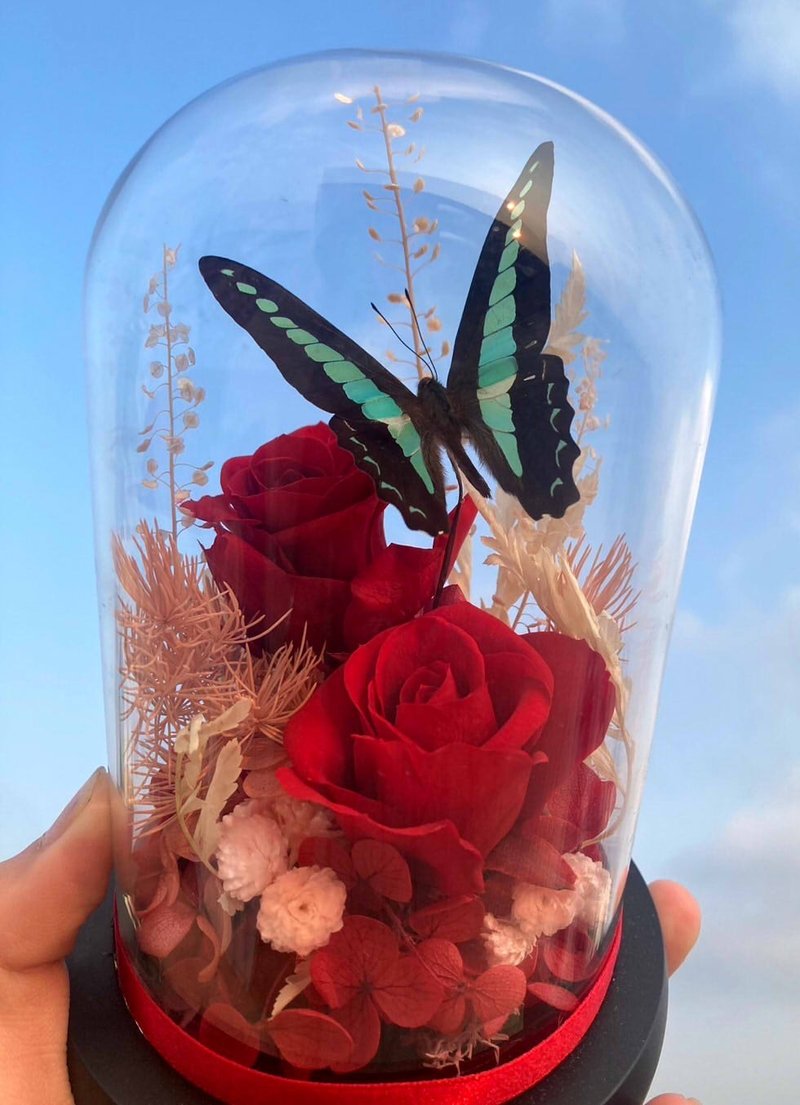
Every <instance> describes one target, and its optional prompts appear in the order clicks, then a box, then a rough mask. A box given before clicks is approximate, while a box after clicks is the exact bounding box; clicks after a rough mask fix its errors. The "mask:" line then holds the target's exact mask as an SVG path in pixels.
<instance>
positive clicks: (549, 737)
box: [522, 633, 616, 790]
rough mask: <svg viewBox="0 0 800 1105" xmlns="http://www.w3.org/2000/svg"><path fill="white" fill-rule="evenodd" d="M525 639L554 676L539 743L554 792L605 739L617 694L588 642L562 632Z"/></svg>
mask: <svg viewBox="0 0 800 1105" xmlns="http://www.w3.org/2000/svg"><path fill="white" fill-rule="evenodd" d="M522 639H523V640H524V641H526V642H527V643H528V645H529V646H530V647H531V648H532V649H534V650H535V652H536V653H538V655H539V656H541V657H542V659H543V660H544V661H545V663H546V664H547V666H548V667H549V668H550V670H551V671H552V673H553V677H554V683H553V701H552V705H551V707H550V714H549V717H548V719H547V723H546V725H545V726H544V729H543V730H542V733H541V736H540V737H539V740H538V741H537V744H536V748H537V750H538V751H541V752H544V753H546V755H547V757H548V761H549V768H548V770H547V776H548V778H547V781H546V784H545V785H546V788H547V789H548V790H550V789H552V788H553V787H555V786H557V785H558V784H559V783H560V782H561V781H562V780H563V779H564V778H566V777H567V776H568V775H569V774H570V773H571V772H572V771H573V769H574V768H575V767H576V766H577V765H578V764H580V763H582V762H583V761H584V760H585V759H586V757H587V756H589V755H590V754H591V753H592V752H594V750H595V749H596V748H598V747H599V746H600V745H601V744H602V743H603V739H604V738H605V735H606V732H607V730H608V726H609V723H610V721H611V716H612V714H613V713H614V705H615V702H616V692H615V691H614V686H613V684H612V682H611V677H610V675H609V674H608V671H607V669H606V666H605V663H604V662H603V659H602V657H601V656H600V655H599V653H597V652H595V651H594V650H593V649H592V648H590V646H589V645H588V644H587V643H586V642H585V641H576V640H573V639H572V638H571V637H565V636H564V635H563V634H561V633H529V634H528V635H527V636H526V637H524V638H522Z"/></svg>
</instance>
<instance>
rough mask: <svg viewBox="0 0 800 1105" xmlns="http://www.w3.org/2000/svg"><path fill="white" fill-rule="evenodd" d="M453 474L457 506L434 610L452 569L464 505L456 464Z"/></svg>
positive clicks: (448, 536)
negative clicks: (456, 486)
mask: <svg viewBox="0 0 800 1105" xmlns="http://www.w3.org/2000/svg"><path fill="white" fill-rule="evenodd" d="M453 472H454V473H455V477H456V483H457V484H458V504H457V506H456V508H455V510H454V511H453V522H452V525H451V526H450V532H449V533H448V535H447V547H446V548H445V550H444V559H443V560H442V568H441V571H440V572H439V580H438V582H437V584H436V591H435V592H434V595H433V606H434V608H436V607H437V606H438V605H439V602H440V600H441V597H442V591H443V590H444V585H445V583H447V577H448V576H449V575H450V572H451V570H452V568H453V565H452V564H451V563H450V561H451V559H454V558H453V550H454V548H455V543H456V534H457V533H458V523H459V521H460V519H461V507H462V505H463V503H464V484H463V483H462V482H461V473H460V472H459V470H458V465H457V464H454V465H453Z"/></svg>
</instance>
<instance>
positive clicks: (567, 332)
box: [470, 254, 639, 835]
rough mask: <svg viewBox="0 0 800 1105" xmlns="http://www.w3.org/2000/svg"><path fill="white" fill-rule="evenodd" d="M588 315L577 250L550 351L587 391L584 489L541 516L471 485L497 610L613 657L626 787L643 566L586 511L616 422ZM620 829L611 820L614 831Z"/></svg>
mask: <svg viewBox="0 0 800 1105" xmlns="http://www.w3.org/2000/svg"><path fill="white" fill-rule="evenodd" d="M587 317H588V316H587V310H586V286H585V278H584V272H583V266H582V265H581V262H580V259H579V258H578V256H577V255H575V254H574V255H573V259H572V269H571V272H570V275H569V278H568V279H567V282H566V285H565V287H564V290H563V293H562V295H561V298H560V300H559V303H558V305H557V307H556V311H555V318H554V320H553V324H552V327H551V331H550V335H549V338H548V344H547V351H548V352H552V353H556V354H557V355H558V356H560V357H561V358H562V359H563V361H564V363H565V365H566V366H567V369H566V371H567V374H568V376H569V377H570V380H571V385H572V392H573V394H574V395H576V396H577V399H578V403H577V407H578V410H577V412H576V419H575V424H574V430H573V432H574V434H575V438H576V440H577V442H578V444H579V445H581V453H580V456H579V457H578V460H577V461H576V464H575V469H574V475H575V482H576V484H577V486H578V490H579V492H580V498H579V499H578V501H577V502H576V503H574V504H573V505H572V506H570V507H569V508H568V509H567V511H566V512H565V514H564V516H563V518H549V517H545V518H542V519H541V520H540V521H538V522H535V521H533V520H532V519H531V518H530V517H529V516H528V515H527V514H526V513H525V511H524V510H523V509H522V507H521V506H520V505H519V503H518V502H517V500H516V499H514V498H513V497H512V496H510V495H507V494H505V493H504V492H503V491H502V490H500V489H498V491H497V494H496V499H495V502H493V503H490V502H487V501H486V500H485V499H483V498H482V497H481V496H480V495H478V494H477V492H476V491H475V490H474V488H470V494H471V495H472V497H473V499H474V500H475V502H476V505H477V507H478V510H479V512H480V514H481V516H482V517H483V519H484V521H485V523H486V525H487V527H488V531H489V532H488V534H487V535H486V536H484V537H482V541H483V543H484V544H485V545H486V546H487V547H488V549H489V555H488V557H487V559H486V563H487V564H488V565H492V566H494V567H496V568H497V576H496V580H495V589H494V594H493V596H492V602H491V605H490V607H489V610H490V612H491V613H492V614H494V615H495V617H497V618H499V619H500V620H501V621H504V622H505V623H506V624H507V625H510V626H511V627H512V628H514V629H517V628H525V629H527V630H538V629H555V630H557V631H558V632H560V633H564V634H566V635H567V636H570V637H575V638H579V639H581V640H585V641H587V642H588V643H589V644H590V645H591V646H592V648H594V649H595V651H597V652H599V653H600V655H601V656H602V657H603V659H604V660H605V663H606V666H607V667H608V670H609V673H610V675H611V678H612V680H613V682H614V686H615V688H616V692H617V710H616V713H615V717H614V721H613V724H612V727H611V730H610V734H609V735H610V736H611V737H612V738H614V739H616V740H619V741H620V742H621V743H622V745H623V747H624V752H625V759H626V776H627V779H626V780H624V781H622V780H620V779H619V776H618V773H617V771H616V766H615V763H614V758H613V755H612V754H611V752H610V751H609V750H608V748H607V747H604V748H601V749H600V750H598V751H597V752H596V753H595V754H594V756H593V758H592V763H591V765H590V766H592V768H593V769H594V770H596V771H597V773H598V774H599V775H600V776H601V777H602V778H604V779H611V780H613V781H614V782H615V783H616V784H617V785H618V786H619V787H620V789H621V790H622V791H623V794H624V793H625V792H626V791H627V789H628V781H627V780H628V779H629V778H630V771H631V761H632V756H633V742H632V739H631V737H630V734H629V733H628V731H627V728H626V725H625V715H626V707H627V701H628V685H627V682H626V679H625V676H624V673H623V661H622V651H623V635H624V633H625V632H626V631H627V630H628V629H630V628H631V626H632V624H633V623H632V621H631V620H630V619H631V615H632V614H633V611H634V608H635V605H636V601H637V599H638V597H639V596H638V593H637V592H635V590H634V586H633V577H634V573H635V569H636V565H635V563H634V560H633V555H632V553H631V550H630V549H629V547H628V545H627V542H626V541H625V538H624V536H622V535H620V536H619V537H617V538H616V540H615V541H614V542H613V543H612V545H611V547H610V549H609V550H608V551H607V552H605V551H604V550H603V548H602V547H601V548H598V549H594V548H593V547H592V546H591V544H590V543H589V542H588V540H587V537H586V532H585V529H584V515H585V512H586V510H587V508H588V507H590V506H591V504H592V503H593V502H594V501H595V499H596V498H597V494H598V491H599V484H600V468H601V463H600V458H599V456H598V453H597V451H596V449H595V448H594V447H593V446H592V445H590V444H588V443H587V440H586V439H587V437H588V435H590V434H593V433H594V432H595V431H597V430H600V429H602V428H603V427H604V425H607V422H604V421H603V420H602V419H601V418H600V417H599V416H598V415H597V413H596V406H597V400H598V380H599V379H600V376H601V372H602V365H603V362H604V360H605V349H604V346H603V343H602V342H600V341H599V340H597V339H596V338H592V337H587V336H586V335H585V334H584V333H583V331H582V329H581V328H582V327H583V324H584V323H585V321H586V319H587ZM576 368H579V372H576V371H575V369H576ZM623 806H624V803H623ZM620 816H621V813H620V814H618V818H617V822H616V823H618V821H619V817H620ZM614 828H615V825H612V826H610V827H609V828H608V829H607V830H606V833H605V834H604V835H609V834H610V833H611V832H613V831H614Z"/></svg>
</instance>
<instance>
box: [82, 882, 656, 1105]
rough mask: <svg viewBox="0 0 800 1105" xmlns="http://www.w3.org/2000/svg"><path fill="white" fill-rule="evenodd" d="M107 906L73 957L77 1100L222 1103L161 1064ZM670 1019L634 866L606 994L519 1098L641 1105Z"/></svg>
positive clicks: (533, 1103)
mask: <svg viewBox="0 0 800 1105" xmlns="http://www.w3.org/2000/svg"><path fill="white" fill-rule="evenodd" d="M111 909H112V906H111V897H110V896H109V898H108V899H107V900H106V901H105V902H104V903H103V905H102V906H101V907H100V908H99V909H98V910H97V912H96V913H94V914H93V915H92V916H91V917H90V918H89V920H88V922H87V923H86V925H85V926H84V928H83V929H82V930H81V933H80V936H79V938H78V943H77V946H76V948H75V951H74V952H73V954H72V956H71V957H70V959H69V973H70V980H71V985H72V1000H71V1007H70V1024H69V1045H68V1054H69V1063H70V1078H71V1080H72V1085H73V1091H74V1094H75V1099H76V1101H77V1103H78V1105H217V1103H216V1099H215V1098H211V1097H209V1096H208V1094H205V1093H202V1092H201V1091H200V1090H197V1089H195V1088H194V1086H190V1085H189V1084H188V1083H187V1082H184V1080H183V1079H182V1078H181V1077H180V1076H179V1075H177V1074H176V1073H175V1071H173V1070H172V1068H171V1067H168V1066H167V1064H166V1063H164V1061H163V1060H162V1059H161V1058H160V1057H159V1056H158V1055H157V1053H156V1052H155V1051H154V1050H153V1048H152V1047H151V1046H150V1045H149V1044H148V1043H147V1041H146V1040H145V1039H144V1037H143V1036H142V1035H141V1034H140V1032H139V1030H138V1028H137V1027H136V1024H135V1023H134V1021H133V1019H132V1017H131V1016H130V1014H129V1013H128V1010H127V1008H126V1006H125V1003H124V1001H123V1000H122V996H121V994H120V991H119V987H118V985H117V976H116V971H115V969H114V955H113V932H112V924H111ZM666 1017H667V978H666V967H665V960H664V948H663V944H662V940H661V930H660V928H659V924H658V918H657V916H656V912H655V908H654V906H653V902H652V899H651V898H650V894H649V892H648V889H647V886H646V885H645V883H644V881H643V879H642V876H641V875H640V874H639V872H638V870H637V869H636V868H635V867H634V866H631V872H630V875H629V877H628V885H627V887H626V890H625V919H624V922H623V931H622V945H621V948H620V953H619V959H618V960H617V966H616V970H615V971H614V977H613V979H612V982H611V987H610V988H609V991H608V995H607V997H606V1000H605V1002H604V1003H603V1006H602V1008H601V1010H600V1012H599V1014H598V1016H597V1018H596V1020H595V1022H594V1024H593V1025H592V1027H591V1029H590V1030H589V1032H588V1033H587V1035H586V1036H585V1037H584V1039H583V1041H582V1043H581V1044H580V1045H579V1046H578V1048H576V1050H575V1051H574V1052H573V1053H572V1055H570V1057H569V1058H568V1059H567V1060H566V1061H565V1062H564V1063H562V1065H561V1066H560V1067H558V1069H557V1070H555V1071H554V1072H553V1073H552V1074H551V1075H550V1076H549V1077H548V1078H546V1079H545V1080H544V1081H543V1082H540V1083H539V1085H538V1086H535V1087H534V1088H533V1089H532V1090H528V1091H527V1092H526V1093H524V1094H522V1096H521V1097H518V1098H517V1099H516V1102H517V1105H642V1103H643V1102H644V1099H645V1097H646V1095H647V1091H648V1089H649V1087H650V1082H651V1081H652V1078H653V1074H654V1073H655V1069H656V1064H657V1063H658V1057H659V1055H660V1053H661V1044H662V1041H663V1038H664V1026H665V1023H666ZM424 1099H425V1087H424V1083H421V1084H420V1101H424ZM276 1105H277V1103H276Z"/></svg>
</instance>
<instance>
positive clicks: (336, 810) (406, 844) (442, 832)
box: [279, 769, 483, 897]
mask: <svg viewBox="0 0 800 1105" xmlns="http://www.w3.org/2000/svg"><path fill="white" fill-rule="evenodd" d="M279 775H280V779H281V783H282V785H283V787H284V789H285V790H286V791H287V793H289V794H291V795H292V797H293V798H300V799H302V800H304V801H307V802H316V803H317V804H318V805H321V806H325V807H326V808H327V809H329V810H330V811H331V813H332V814H333V815H334V817H335V818H336V820H337V822H338V823H339V825H340V827H341V828H342V829H343V830H344V831H345V832H346V833H347V835H348V836H349V837H350V839H351V840H362V839H365V838H366V839H369V840H382V841H384V842H385V843H387V844H392V845H393V846H394V847H395V848H396V849H397V850H398V852H399V853H400V854H401V855H403V856H405V857H406V859H408V860H411V861H413V863H414V868H415V872H414V873H415V879H416V881H417V883H418V884H420V883H424V882H425V881H431V882H433V884H434V885H435V886H436V887H438V888H439V889H441V891H442V893H444V894H447V895H448V896H452V897H457V896H458V895H460V894H471V893H474V894H480V893H481V891H482V890H483V860H482V858H481V854H480V852H478V851H477V849H476V848H474V847H473V846H472V845H471V844H469V843H468V842H467V841H466V840H462V839H461V837H460V836H459V835H458V831H457V830H456V827H455V825H453V823H452V822H451V821H438V822H433V823H431V824H427V825H415V826H414V827H413V828H410V829H403V828H397V827H395V826H388V825H385V824H382V823H381V822H379V821H376V820H374V819H373V818H372V817H370V816H369V815H368V814H366V813H363V812H361V811H360V810H354V809H353V808H352V806H350V805H344V804H343V803H342V802H339V801H335V800H333V799H331V798H329V797H328V796H327V795H326V794H325V793H323V792H322V791H321V790H317V789H314V788H312V787H310V786H308V785H306V784H305V783H303V782H302V780H300V779H299V778H298V777H297V776H296V775H293V773H292V772H290V771H288V770H286V769H284V770H282V771H281V772H280V773H279Z"/></svg>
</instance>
